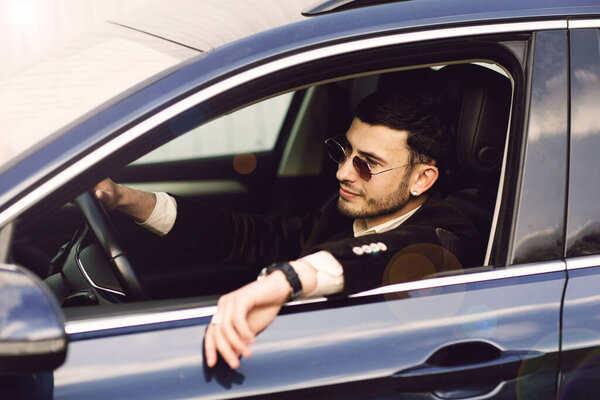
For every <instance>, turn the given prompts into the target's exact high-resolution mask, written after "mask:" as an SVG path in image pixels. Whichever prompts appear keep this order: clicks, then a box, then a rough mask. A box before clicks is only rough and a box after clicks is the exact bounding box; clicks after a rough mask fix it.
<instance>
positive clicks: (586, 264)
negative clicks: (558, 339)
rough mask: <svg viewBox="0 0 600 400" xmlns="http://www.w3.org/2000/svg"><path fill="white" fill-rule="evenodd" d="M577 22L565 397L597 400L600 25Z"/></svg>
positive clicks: (572, 32)
mask: <svg viewBox="0 0 600 400" xmlns="http://www.w3.org/2000/svg"><path fill="white" fill-rule="evenodd" d="M585 22H586V21H573V23H572V24H571V26H572V29H571V30H570V31H569V35H570V39H569V40H570V64H571V72H570V78H571V79H570V81H571V95H570V100H571V109H570V113H571V137H570V163H569V208H568V219H567V248H566V256H567V259H566V261H567V270H568V276H569V280H568V285H567V289H566V292H565V300H564V311H563V327H562V354H563V355H562V358H561V368H560V371H561V375H560V380H561V384H560V398H564V399H584V398H594V397H595V396H596V395H597V393H598V391H599V390H600V386H599V385H598V380H597V379H596V377H597V376H598V375H597V374H598V368H599V366H600V361H599V359H598V349H599V348H600V323H599V320H598V318H599V315H600V314H599V313H600V301H599V298H598V286H597V284H598V282H599V278H600V267H599V266H600V262H599V259H598V254H600V247H599V245H600V241H599V239H598V233H599V232H600V229H599V227H598V222H599V220H600V210H599V209H598V204H597V200H598V195H600V193H599V191H598V184H597V182H598V172H597V171H598V169H597V168H598V158H597V154H598V150H599V149H600V124H599V123H598V106H599V105H600V85H599V82H600V55H599V50H600V46H599V41H598V24H597V23H596V24H594V23H589V22H588V23H585Z"/></svg>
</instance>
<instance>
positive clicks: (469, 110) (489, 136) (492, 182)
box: [436, 64, 512, 261]
mask: <svg viewBox="0 0 600 400" xmlns="http://www.w3.org/2000/svg"><path fill="white" fill-rule="evenodd" d="M436 78H437V79H439V82H441V83H442V84H443V85H444V86H445V87H446V88H447V91H448V96H449V98H450V100H451V102H452V103H453V104H454V106H455V107H456V110H455V112H456V119H455V126H456V155H457V165H456V167H457V168H455V169H452V168H450V169H449V171H450V172H448V173H449V174H455V176H452V177H450V178H448V177H446V179H451V180H452V181H454V182H456V186H455V190H452V191H450V192H449V194H448V195H447V196H446V200H447V201H448V202H449V203H451V204H453V205H454V206H456V207H457V208H459V209H460V210H461V211H462V212H463V213H464V214H465V215H467V216H468V217H469V218H470V219H471V220H472V221H473V222H474V224H475V225H476V226H477V229H478V231H479V234H480V238H481V240H482V242H483V243H487V239H488V237H489V234H490V227H491V222H492V217H493V212H494V206H495V200H496V193H497V189H498V183H499V177H500V170H501V167H502V159H503V153H504V145H505V141H506V133H507V128H508V116H509V112H510V103H511V91H512V90H511V83H510V80H509V79H508V78H507V77H506V76H504V75H502V74H500V73H498V72H496V71H492V70H490V69H489V68H486V67H482V66H479V65H474V64H460V65H449V66H446V67H444V68H442V69H441V70H440V71H438V76H437V77H436ZM481 261H483V260H481Z"/></svg>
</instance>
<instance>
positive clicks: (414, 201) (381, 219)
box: [365, 194, 427, 229]
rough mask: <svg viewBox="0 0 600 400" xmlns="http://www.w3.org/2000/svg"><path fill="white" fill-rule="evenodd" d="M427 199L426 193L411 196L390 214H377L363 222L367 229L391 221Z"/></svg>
mask: <svg viewBox="0 0 600 400" xmlns="http://www.w3.org/2000/svg"><path fill="white" fill-rule="evenodd" d="M425 201H427V195H425V194H422V195H421V196H419V197H411V198H410V199H409V200H408V201H407V202H406V204H404V206H403V207H402V208H399V209H398V210H396V211H394V212H393V213H391V214H386V215H379V216H377V217H371V218H365V223H366V225H367V229H370V228H372V227H374V226H377V225H381V224H383V223H385V222H388V221H391V220H393V219H396V218H398V217H401V216H403V215H404V214H406V213H409V212H411V211H413V210H415V209H416V208H417V207H419V206H421V205H423V203H425Z"/></svg>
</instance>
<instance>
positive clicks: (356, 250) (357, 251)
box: [352, 246, 365, 256]
mask: <svg viewBox="0 0 600 400" xmlns="http://www.w3.org/2000/svg"><path fill="white" fill-rule="evenodd" d="M352 252H353V253H354V254H356V255H357V256H362V255H363V254H364V253H365V251H364V250H363V249H362V247H360V246H355V247H353V248H352Z"/></svg>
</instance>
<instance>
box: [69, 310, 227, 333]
mask: <svg viewBox="0 0 600 400" xmlns="http://www.w3.org/2000/svg"><path fill="white" fill-rule="evenodd" d="M215 311H217V306H207V307H196V308H190V309H185V310H173V311H161V312H149V313H142V314H135V315H131V314H125V315H117V316H112V317H101V318H94V319H83V320H77V321H67V322H66V323H65V331H66V332H67V335H74V334H78V333H86V332H98V331H105V330H110V329H120V328H130V327H134V326H143V325H154V324H160V323H164V322H173V321H185V320H188V319H194V318H202V317H209V316H211V315H213V314H214V313H215Z"/></svg>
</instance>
